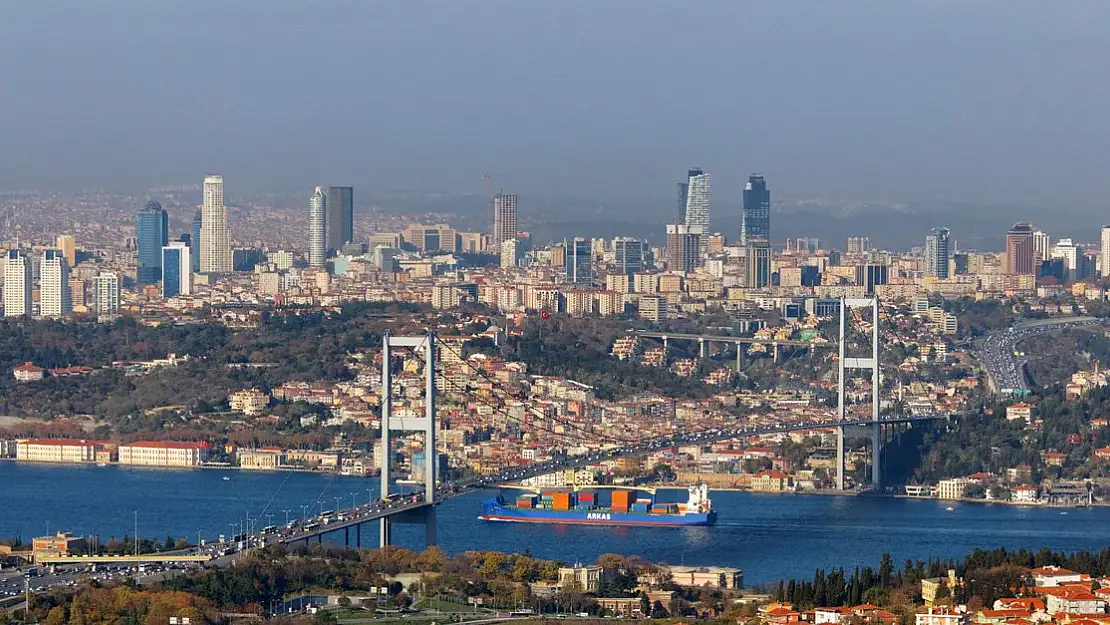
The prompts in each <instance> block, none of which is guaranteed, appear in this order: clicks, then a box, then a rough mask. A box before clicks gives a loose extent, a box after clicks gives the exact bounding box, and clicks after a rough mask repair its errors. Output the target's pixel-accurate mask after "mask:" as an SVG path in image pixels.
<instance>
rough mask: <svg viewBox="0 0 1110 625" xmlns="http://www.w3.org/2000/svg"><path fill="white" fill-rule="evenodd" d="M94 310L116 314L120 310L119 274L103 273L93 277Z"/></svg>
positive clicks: (97, 312)
mask: <svg viewBox="0 0 1110 625" xmlns="http://www.w3.org/2000/svg"><path fill="white" fill-rule="evenodd" d="M93 312H95V313H96V314H98V315H114V314H117V313H118V312H119V276H117V275H116V274H114V273H102V274H99V275H97V276H96V277H94V278H93Z"/></svg>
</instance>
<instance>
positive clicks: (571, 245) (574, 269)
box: [566, 237, 594, 284]
mask: <svg viewBox="0 0 1110 625" xmlns="http://www.w3.org/2000/svg"><path fill="white" fill-rule="evenodd" d="M566 247H567V260H566V262H567V267H566V277H567V282H573V283H575V284H592V283H593V281H594V274H593V265H592V262H591V261H592V260H593V258H592V256H593V254H592V251H591V248H590V240H589V239H584V238H582V237H574V239H572V240H570V241H568V242H567V244H566Z"/></svg>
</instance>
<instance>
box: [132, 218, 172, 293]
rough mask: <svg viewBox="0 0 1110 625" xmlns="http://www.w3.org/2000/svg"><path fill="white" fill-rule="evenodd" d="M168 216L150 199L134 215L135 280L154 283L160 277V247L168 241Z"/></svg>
mask: <svg viewBox="0 0 1110 625" xmlns="http://www.w3.org/2000/svg"><path fill="white" fill-rule="evenodd" d="M169 229H170V218H169V216H167V215H166V211H165V210H164V209H163V208H162V205H161V204H159V203H158V202H154V201H150V202H147V203H146V207H145V208H143V210H141V211H139V214H138V215H136V216H135V243H136V246H137V248H138V254H137V260H138V268H137V269H136V271H135V281H136V282H137V283H138V284H140V285H143V284H154V283H156V282H158V280H160V279H161V278H162V248H163V247H165V246H166V244H167V243H169V241H170V230H169Z"/></svg>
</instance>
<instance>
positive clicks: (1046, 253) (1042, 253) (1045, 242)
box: [1033, 230, 1052, 263]
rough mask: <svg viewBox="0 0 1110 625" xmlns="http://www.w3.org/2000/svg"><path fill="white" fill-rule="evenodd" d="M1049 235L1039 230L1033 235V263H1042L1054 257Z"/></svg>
mask: <svg viewBox="0 0 1110 625" xmlns="http://www.w3.org/2000/svg"><path fill="white" fill-rule="evenodd" d="M1050 243H1051V242H1050V241H1049V238H1048V233H1046V232H1042V231H1040V230H1037V231H1036V232H1034V233H1033V261H1034V262H1036V263H1040V262H1043V261H1046V260H1048V259H1049V258H1051V257H1052V246H1051V245H1050Z"/></svg>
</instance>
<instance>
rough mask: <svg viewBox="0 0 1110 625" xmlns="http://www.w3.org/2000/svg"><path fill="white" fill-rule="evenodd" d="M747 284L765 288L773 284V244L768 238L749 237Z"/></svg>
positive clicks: (756, 287)
mask: <svg viewBox="0 0 1110 625" xmlns="http://www.w3.org/2000/svg"><path fill="white" fill-rule="evenodd" d="M746 259H747V263H748V264H747V271H748V275H747V286H748V288H749V289H765V288H768V287H770V286H771V246H770V244H769V243H768V242H767V239H756V238H751V237H749V238H748V243H747V248H746Z"/></svg>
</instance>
